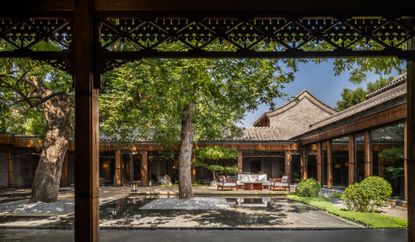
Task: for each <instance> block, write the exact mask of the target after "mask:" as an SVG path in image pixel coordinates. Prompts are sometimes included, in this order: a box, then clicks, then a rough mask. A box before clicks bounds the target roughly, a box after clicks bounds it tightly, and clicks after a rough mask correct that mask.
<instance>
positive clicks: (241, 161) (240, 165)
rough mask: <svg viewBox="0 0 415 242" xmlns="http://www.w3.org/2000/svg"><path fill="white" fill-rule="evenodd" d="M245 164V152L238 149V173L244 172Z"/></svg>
mask: <svg viewBox="0 0 415 242" xmlns="http://www.w3.org/2000/svg"><path fill="white" fill-rule="evenodd" d="M243 164H244V156H243V152H242V150H238V160H237V166H238V173H242V172H243Z"/></svg>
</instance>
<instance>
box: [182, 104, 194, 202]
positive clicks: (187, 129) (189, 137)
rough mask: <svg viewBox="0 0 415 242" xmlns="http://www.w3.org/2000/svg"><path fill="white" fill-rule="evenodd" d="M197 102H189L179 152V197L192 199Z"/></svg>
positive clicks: (183, 121) (183, 122)
mask: <svg viewBox="0 0 415 242" xmlns="http://www.w3.org/2000/svg"><path fill="white" fill-rule="evenodd" d="M194 112H195V104H194V103H189V104H188V105H187V107H186V110H185V117H184V119H183V120H182V128H181V136H180V139H181V144H180V154H179V162H180V169H179V198H180V199H190V198H192V197H193V191H192V149H193V136H194V130H193V114H194Z"/></svg>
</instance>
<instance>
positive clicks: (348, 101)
mask: <svg viewBox="0 0 415 242" xmlns="http://www.w3.org/2000/svg"><path fill="white" fill-rule="evenodd" d="M392 80H393V78H392V77H389V78H380V79H379V80H377V81H375V82H369V83H368V84H367V86H366V89H363V88H361V87H359V88H356V89H355V90H350V89H348V88H345V89H343V93H342V94H341V95H342V98H341V100H339V101H338V102H337V107H336V108H337V110H339V111H342V110H345V109H347V108H349V107H351V106H354V105H356V104H358V103H361V102H363V101H364V100H365V99H366V95H367V94H369V93H370V92H373V91H375V90H377V89H379V88H381V87H384V86H386V85H387V84H389V83H390V82H391V81H392Z"/></svg>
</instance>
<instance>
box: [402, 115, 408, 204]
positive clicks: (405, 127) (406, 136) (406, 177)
mask: <svg viewBox="0 0 415 242" xmlns="http://www.w3.org/2000/svg"><path fill="white" fill-rule="evenodd" d="M403 133H404V138H403V140H404V146H403V159H404V160H403V161H404V163H403V173H404V186H405V201H408V147H407V145H406V142H407V140H408V123H407V121H406V120H405V122H404V132H403Z"/></svg>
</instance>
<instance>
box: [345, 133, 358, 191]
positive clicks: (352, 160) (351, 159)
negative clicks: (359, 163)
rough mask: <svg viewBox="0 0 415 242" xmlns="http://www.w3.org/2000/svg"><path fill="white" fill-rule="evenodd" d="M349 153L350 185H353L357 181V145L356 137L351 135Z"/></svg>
mask: <svg viewBox="0 0 415 242" xmlns="http://www.w3.org/2000/svg"><path fill="white" fill-rule="evenodd" d="M347 149H348V151H349V162H348V167H349V169H348V171H349V185H351V184H353V183H354V182H355V179H356V170H355V163H356V143H355V137H354V135H353V134H351V135H349V144H348V146H347Z"/></svg>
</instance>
